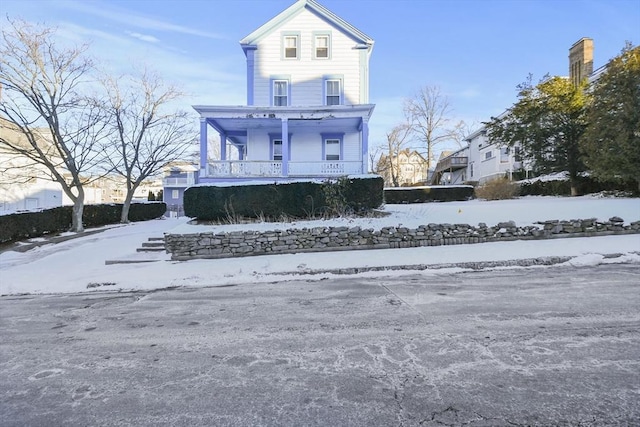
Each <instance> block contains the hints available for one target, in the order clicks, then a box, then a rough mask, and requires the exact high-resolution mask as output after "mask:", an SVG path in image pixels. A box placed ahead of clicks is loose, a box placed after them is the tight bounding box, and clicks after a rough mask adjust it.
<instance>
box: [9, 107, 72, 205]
mask: <svg viewBox="0 0 640 427" xmlns="http://www.w3.org/2000/svg"><path fill="white" fill-rule="evenodd" d="M0 137H1V138H3V139H5V140H7V141H11V142H12V143H15V144H18V145H21V146H24V147H25V148H28V146H29V143H28V142H27V141H26V138H25V137H24V136H23V135H22V134H21V133H20V132H18V131H17V130H16V129H15V127H14V126H13V125H12V124H11V123H10V122H9V121H8V120H6V119H3V118H0ZM43 140H44V139H43ZM62 195H63V192H62V187H61V186H60V184H58V183H57V182H56V181H53V180H52V179H51V178H50V174H49V170H48V169H46V168H45V167H44V166H41V165H36V164H34V163H33V162H31V161H29V160H28V159H27V158H26V157H24V156H19V155H16V154H15V153H11V152H9V151H7V150H6V149H3V146H2V145H1V144H0V215H1V214H7V213H13V212H18V211H26V210H38V209H47V208H54V207H57V206H62V203H63V197H62Z"/></svg>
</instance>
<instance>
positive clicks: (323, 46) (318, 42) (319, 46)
mask: <svg viewBox="0 0 640 427" xmlns="http://www.w3.org/2000/svg"><path fill="white" fill-rule="evenodd" d="M315 48H316V52H315V57H316V59H328V58H329V35H328V34H321V35H317V36H316V37H315Z"/></svg>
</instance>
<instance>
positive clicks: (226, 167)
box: [194, 105, 374, 180]
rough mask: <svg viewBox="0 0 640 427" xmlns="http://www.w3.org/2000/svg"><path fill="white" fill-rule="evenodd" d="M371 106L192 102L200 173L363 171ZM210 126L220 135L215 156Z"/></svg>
mask: <svg viewBox="0 0 640 427" xmlns="http://www.w3.org/2000/svg"><path fill="white" fill-rule="evenodd" d="M373 107H374V106H373V105H338V106H321V107H255V106H246V107H218V106H194V109H195V110H196V111H198V113H200V178H201V179H204V180H206V179H207V178H211V179H214V180H217V179H226V178H232V179H246V178H288V177H318V178H323V177H332V176H341V175H353V174H361V173H366V172H367V169H368V168H367V162H368V155H367V152H368V139H369V128H368V121H369V117H370V116H371V113H372V111H373ZM210 127H211V128H213V130H214V131H215V132H216V133H217V134H218V135H219V137H220V138H219V139H220V145H219V150H216V151H218V153H217V154H219V155H218V156H216V157H218V158H219V160H213V161H212V160H211V159H210V158H209V155H208V136H207V134H208V131H209V128H210ZM316 139H317V141H316ZM329 144H331V145H329ZM227 146H229V147H235V148H236V149H237V152H238V157H237V160H236V159H235V158H234V159H232V158H230V157H231V156H230V155H229V154H228V153H227Z"/></svg>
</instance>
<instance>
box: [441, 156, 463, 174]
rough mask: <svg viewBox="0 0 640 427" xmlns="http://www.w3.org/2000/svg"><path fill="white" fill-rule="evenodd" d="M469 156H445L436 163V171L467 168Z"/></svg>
mask: <svg viewBox="0 0 640 427" xmlns="http://www.w3.org/2000/svg"><path fill="white" fill-rule="evenodd" d="M468 163H469V158H468V157H445V158H444V159H442V160H440V161H439V162H438V164H437V165H436V172H440V171H446V170H456V169H462V168H466V167H467V164H468Z"/></svg>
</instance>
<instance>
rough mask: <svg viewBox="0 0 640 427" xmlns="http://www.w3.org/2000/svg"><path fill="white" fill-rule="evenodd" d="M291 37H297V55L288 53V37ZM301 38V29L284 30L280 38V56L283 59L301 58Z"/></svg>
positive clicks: (293, 59)
mask: <svg viewBox="0 0 640 427" xmlns="http://www.w3.org/2000/svg"><path fill="white" fill-rule="evenodd" d="M291 37H295V39H296V56H295V57H288V56H287V55H286V49H287V39H288V38H291ZM301 45H302V43H301V39H300V32H299V31H284V32H282V33H281V38H280V57H281V59H282V60H284V61H295V60H299V59H300V49H301Z"/></svg>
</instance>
